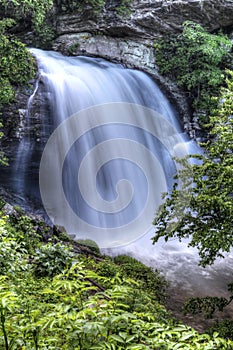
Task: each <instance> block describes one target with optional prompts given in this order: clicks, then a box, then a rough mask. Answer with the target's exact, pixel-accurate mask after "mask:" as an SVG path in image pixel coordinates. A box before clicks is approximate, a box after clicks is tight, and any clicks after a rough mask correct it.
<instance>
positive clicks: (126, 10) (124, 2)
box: [117, 0, 132, 17]
mask: <svg viewBox="0 0 233 350" xmlns="http://www.w3.org/2000/svg"><path fill="white" fill-rule="evenodd" d="M131 3H132V0H121V1H120V5H119V6H118V7H117V14H118V15H119V16H120V17H125V16H129V15H130V14H131V9H130V5H131Z"/></svg>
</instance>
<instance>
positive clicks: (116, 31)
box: [53, 0, 233, 134]
mask: <svg viewBox="0 0 233 350" xmlns="http://www.w3.org/2000/svg"><path fill="white" fill-rule="evenodd" d="M120 4H121V2H119V1H118V0H106V1H105V6H104V8H103V10H102V11H99V12H96V11H93V8H91V7H90V6H88V5H87V6H85V7H82V9H80V10H77V11H76V13H72V14H59V12H58V16H57V19H56V24H55V26H56V32H57V35H58V37H57V39H56V40H55V42H54V44H53V48H54V49H55V50H58V51H61V52H63V53H65V54H68V55H86V56H95V57H96V56H97V57H103V58H105V59H108V60H111V61H117V62H121V63H122V64H124V65H125V66H126V67H129V68H136V69H140V70H143V71H145V72H147V73H149V74H150V75H151V76H152V77H153V78H154V79H155V80H156V81H157V82H158V83H159V84H160V86H161V88H162V89H163V90H164V91H165V93H167V95H168V96H169V97H170V99H171V100H173V102H174V103H175V105H176V106H177V109H178V111H179V112H180V115H182V118H183V121H184V125H185V128H186V129H188V130H189V132H190V134H192V131H191V130H190V129H192V125H191V124H190V121H189V119H190V117H189V114H190V113H189V108H188V105H187V102H186V99H185V96H184V95H182V92H180V91H179V90H178V89H177V87H176V86H175V84H172V83H171V82H169V81H167V80H166V79H164V78H163V77H161V76H160V75H159V73H158V69H157V67H156V57H155V50H154V41H155V40H156V38H160V37H162V36H163V35H165V34H166V33H168V32H179V31H181V30H182V24H183V22H184V21H186V20H190V21H194V22H197V23H200V24H201V25H203V26H204V27H205V28H207V29H208V30H209V31H214V30H217V29H219V28H223V27H231V26H233V1H232V0H225V1H223V0H163V1H161V0H133V1H132V2H131V5H130V13H128V14H126V15H123V16H122V15H119V6H120Z"/></svg>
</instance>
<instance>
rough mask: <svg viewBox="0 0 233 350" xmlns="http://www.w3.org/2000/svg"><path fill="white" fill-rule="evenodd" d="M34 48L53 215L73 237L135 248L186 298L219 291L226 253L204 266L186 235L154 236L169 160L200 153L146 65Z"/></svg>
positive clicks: (46, 191)
mask: <svg viewBox="0 0 233 350" xmlns="http://www.w3.org/2000/svg"><path fill="white" fill-rule="evenodd" d="M31 52H32V53H33V54H34V55H35V56H36V58H37V60H38V64H39V71H40V76H41V79H42V80H43V81H44V83H45V84H46V87H47V97H48V98H49V100H50V109H51V110H52V114H53V122H54V130H58V133H57V134H55V136H54V137H53V138H52V139H51V143H50V144H49V146H48V147H47V149H46V151H45V154H44V155H43V158H42V167H41V169H42V170H41V173H40V182H41V191H42V199H43V202H44V206H45V209H46V210H47V212H48V214H49V216H50V218H51V219H52V221H53V222H54V223H55V224H60V225H62V226H64V227H65V228H66V230H67V231H68V232H69V233H71V234H75V235H76V238H77V239H78V238H90V239H92V240H94V241H96V242H97V243H98V244H99V245H100V246H101V247H102V248H103V251H104V252H107V253H109V254H113V255H115V254H119V253H127V254H131V255H133V256H135V257H137V258H139V259H140V260H142V261H143V262H145V263H146V264H148V265H150V266H154V267H157V268H159V269H161V270H162V271H163V272H164V274H165V275H166V277H167V278H168V280H170V281H172V282H173V284H174V285H177V286H179V287H181V286H183V287H184V289H186V290H187V291H188V293H189V294H190V295H192V293H193V294H195V293H196V292H200V291H202V292H203V293H205V292H206V293H208V294H211V295H215V294H217V293H218V292H220V291H222V290H223V289H224V288H225V284H226V283H227V282H228V281H230V273H229V275H228V272H226V271H228V267H230V266H231V263H232V259H233V257H232V256H229V257H228V259H225V260H224V264H223V263H222V262H218V263H216V264H215V266H214V267H211V268H208V269H201V268H199V267H198V256H197V253H196V251H195V250H194V249H191V248H187V243H186V242H184V243H179V242H177V241H176V240H171V241H170V242H168V243H164V242H163V241H160V242H159V243H158V244H156V245H155V246H152V243H151V240H150V238H151V236H153V227H152V226H151V222H152V220H153V216H154V213H155V211H156V209H157V207H158V205H159V204H160V203H161V193H162V192H164V191H167V190H168V189H170V188H171V186H172V178H173V175H174V173H175V171H176V164H175V163H174V161H173V160H172V157H173V156H174V155H175V156H177V155H184V154H187V153H188V152H196V146H195V145H194V144H193V143H191V142H189V140H188V139H187V137H186V135H185V134H184V133H183V132H182V130H181V128H180V126H179V123H178V121H177V116H176V113H175V111H174V109H173V107H172V106H171V104H170V103H169V101H168V100H167V98H166V97H165V96H164V94H163V93H162V92H161V91H160V89H159V88H158V86H157V85H156V84H155V83H154V82H153V81H152V80H151V79H150V78H149V77H148V76H147V75H146V74H144V73H142V72H139V71H133V70H128V69H124V68H123V67H122V66H120V65H117V64H112V63H109V62H106V61H104V60H102V59H91V58H85V57H79V58H68V57H63V56H62V55H60V54H59V53H54V52H43V51H41V50H37V49H32V50H31ZM132 104H133V107H132ZM138 105H139V106H144V107H148V108H150V109H152V110H154V111H155V113H154V112H150V111H149V110H147V109H145V108H144V107H142V108H141V107H137V106H138ZM93 106H97V107H94V108H93ZM103 106H104V107H103ZM135 106H136V107H135ZM86 108H89V109H88V110H86ZM83 110H84V112H83ZM79 111H81V112H80V113H79V114H77V112H79ZM75 113H76V114H75ZM74 115H75V118H73V120H72V124H68V122H67V120H71V119H70V117H71V116H74ZM44 118H45V120H46V115H45V116H44ZM62 123H63V124H62ZM58 126H60V127H58ZM56 128H57V129H56ZM53 135H54V134H53ZM80 174H81V175H80Z"/></svg>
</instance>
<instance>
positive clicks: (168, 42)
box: [155, 21, 232, 122]
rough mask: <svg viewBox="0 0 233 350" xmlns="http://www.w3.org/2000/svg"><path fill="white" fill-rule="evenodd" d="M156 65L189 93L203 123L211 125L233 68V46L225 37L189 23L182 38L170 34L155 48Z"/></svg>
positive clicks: (190, 99) (157, 43) (184, 28)
mask: <svg viewBox="0 0 233 350" xmlns="http://www.w3.org/2000/svg"><path fill="white" fill-rule="evenodd" d="M155 48H156V63H157V65H158V66H159V69H160V72H161V74H164V75H167V76H169V77H170V78H171V79H173V80H175V81H176V82H177V84H178V85H179V86H180V87H181V88H182V89H183V90H184V91H185V93H186V95H187V98H188V99H189V101H190V103H191V104H192V107H193V109H194V110H195V111H197V112H198V113H199V115H200V118H201V121H202V122H207V121H208V116H209V115H210V114H211V112H212V108H215V107H216V100H215V99H212V97H213V96H216V97H217V96H219V90H220V87H221V86H222V85H223V84H224V77H225V72H224V70H225V69H226V68H230V67H231V65H232V55H231V48H232V42H231V41H230V40H229V39H228V37H227V36H226V35H223V34H221V33H219V34H211V33H209V32H207V31H206V30H205V29H204V28H203V27H202V26H201V25H199V24H197V23H193V22H190V21H186V22H184V24H183V31H182V33H180V34H169V35H168V36H167V37H165V38H162V39H161V40H160V41H157V42H156V44H155Z"/></svg>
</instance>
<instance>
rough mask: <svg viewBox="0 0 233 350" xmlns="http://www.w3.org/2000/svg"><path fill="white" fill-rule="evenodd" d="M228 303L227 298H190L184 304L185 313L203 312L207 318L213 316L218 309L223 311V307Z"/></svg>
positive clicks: (195, 313)
mask: <svg viewBox="0 0 233 350" xmlns="http://www.w3.org/2000/svg"><path fill="white" fill-rule="evenodd" d="M228 303H229V302H228V300H227V299H226V298H218V297H205V298H190V299H189V300H188V301H187V302H186V303H185V305H184V313H185V314H187V313H191V314H193V315H197V314H200V313H203V314H204V315H205V317H206V318H212V317H213V314H214V312H215V311H216V310H219V311H223V308H224V307H225V306H227V305H228Z"/></svg>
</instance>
